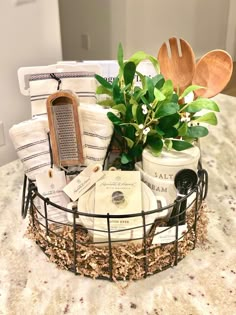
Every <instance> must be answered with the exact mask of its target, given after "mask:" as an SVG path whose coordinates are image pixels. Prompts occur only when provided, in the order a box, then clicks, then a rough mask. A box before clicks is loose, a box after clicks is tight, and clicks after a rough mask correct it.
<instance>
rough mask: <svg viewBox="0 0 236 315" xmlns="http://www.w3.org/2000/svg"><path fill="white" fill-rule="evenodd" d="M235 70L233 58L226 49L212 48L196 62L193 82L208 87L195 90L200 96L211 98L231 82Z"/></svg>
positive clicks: (196, 95)
mask: <svg viewBox="0 0 236 315" xmlns="http://www.w3.org/2000/svg"><path fill="white" fill-rule="evenodd" d="M232 72H233V60H232V58H231V56H230V55H229V54H228V53H227V52H226V51H224V50H220V49H217V50H212V51H209V52H208V53H206V54H205V55H204V56H202V57H201V59H199V61H198V62H197V64H196V70H195V74H194V76H193V80H192V84H196V85H200V86H204V87H205V88H206V89H199V90H196V91H194V94H195V98H196V97H198V96H202V97H206V98H210V97H213V96H215V95H216V94H218V93H220V92H221V91H222V90H223V89H224V88H225V86H226V85H227V83H228V82H229V80H230V78H231V75H232Z"/></svg>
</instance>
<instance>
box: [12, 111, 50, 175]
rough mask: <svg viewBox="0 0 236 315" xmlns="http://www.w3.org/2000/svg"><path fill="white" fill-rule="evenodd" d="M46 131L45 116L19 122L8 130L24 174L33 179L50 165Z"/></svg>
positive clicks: (46, 122)
mask: <svg viewBox="0 0 236 315" xmlns="http://www.w3.org/2000/svg"><path fill="white" fill-rule="evenodd" d="M48 131H49V129H48V119H47V116H41V117H36V118H34V119H31V120H27V121H24V122H21V123H19V124H16V125H13V126H12V127H11V128H10V130H9V135H10V137H11V140H12V142H13V145H14V147H15V150H16V152H17V155H18V157H19V159H20V160H21V162H22V163H23V167H24V171H25V174H26V175H27V176H28V177H29V178H30V179H31V180H35V175H36V174H38V173H41V172H43V171H46V170H47V169H48V168H49V167H50V165H51V159H50V149H49V140H48Z"/></svg>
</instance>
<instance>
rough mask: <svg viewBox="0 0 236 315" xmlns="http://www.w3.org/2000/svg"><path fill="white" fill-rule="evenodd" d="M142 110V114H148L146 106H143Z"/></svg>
mask: <svg viewBox="0 0 236 315" xmlns="http://www.w3.org/2000/svg"><path fill="white" fill-rule="evenodd" d="M142 109H143V110H142V112H143V114H144V115H146V114H147V113H148V109H147V105H145V104H143V105H142Z"/></svg>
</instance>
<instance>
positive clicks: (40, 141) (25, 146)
mask: <svg viewBox="0 0 236 315" xmlns="http://www.w3.org/2000/svg"><path fill="white" fill-rule="evenodd" d="M46 142H48V138H46V139H43V140H39V141H35V142H31V143H27V144H25V145H22V146H21V147H19V148H17V149H16V152H19V151H21V150H24V149H27V148H29V147H32V146H34V145H37V144H41V143H46Z"/></svg>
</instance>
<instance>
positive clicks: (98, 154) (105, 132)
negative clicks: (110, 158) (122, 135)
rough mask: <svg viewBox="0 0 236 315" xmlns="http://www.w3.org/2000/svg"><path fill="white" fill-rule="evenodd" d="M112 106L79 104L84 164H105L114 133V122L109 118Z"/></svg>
mask: <svg viewBox="0 0 236 315" xmlns="http://www.w3.org/2000/svg"><path fill="white" fill-rule="evenodd" d="M109 111H111V109H110V108H108V109H107V108H104V107H102V106H100V105H97V104H89V105H88V104H83V103H81V104H80V106H79V119H80V127H81V134H82V144H83V154H84V164H85V165H89V164H91V163H98V164H103V163H104V159H105V157H106V154H107V150H108V147H109V144H110V142H111V138H112V134H113V130H114V128H113V124H112V122H111V121H110V120H109V119H108V117H107V113H108V112H109Z"/></svg>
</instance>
